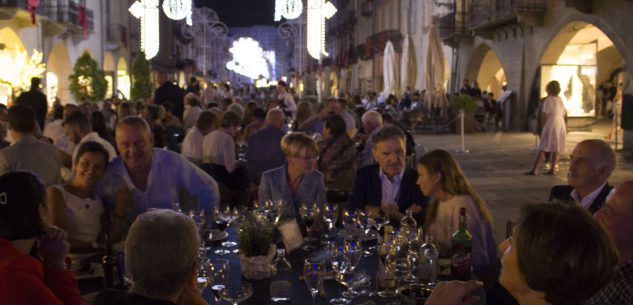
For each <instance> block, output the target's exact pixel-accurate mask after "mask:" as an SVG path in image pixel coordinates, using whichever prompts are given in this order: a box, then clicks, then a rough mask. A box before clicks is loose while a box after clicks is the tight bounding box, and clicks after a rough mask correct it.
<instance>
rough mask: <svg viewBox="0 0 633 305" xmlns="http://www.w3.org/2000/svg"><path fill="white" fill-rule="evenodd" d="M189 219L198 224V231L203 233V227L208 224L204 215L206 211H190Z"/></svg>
mask: <svg viewBox="0 0 633 305" xmlns="http://www.w3.org/2000/svg"><path fill="white" fill-rule="evenodd" d="M189 217H191V219H192V220H193V222H195V223H196V226H198V231H202V228H203V227H202V226H203V225H204V224H205V223H206V217H205V215H204V210H190V211H189Z"/></svg>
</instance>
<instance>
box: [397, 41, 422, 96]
mask: <svg viewBox="0 0 633 305" xmlns="http://www.w3.org/2000/svg"><path fill="white" fill-rule="evenodd" d="M417 68H418V64H417V58H416V55H415V46H414V45H413V43H411V35H409V34H407V35H405V36H404V42H403V44H402V59H401V62H400V89H401V90H402V92H404V90H406V88H407V87H410V88H411V89H412V90H415V82H416V78H417V74H418V71H417Z"/></svg>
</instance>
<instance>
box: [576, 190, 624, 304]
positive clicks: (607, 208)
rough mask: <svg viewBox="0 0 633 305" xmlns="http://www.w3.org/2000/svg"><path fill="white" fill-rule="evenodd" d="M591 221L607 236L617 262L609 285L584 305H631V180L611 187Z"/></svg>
mask: <svg viewBox="0 0 633 305" xmlns="http://www.w3.org/2000/svg"><path fill="white" fill-rule="evenodd" d="M595 218H596V219H597V220H598V222H600V224H602V225H603V226H604V227H605V229H606V230H607V231H609V233H610V234H611V237H612V238H613V241H614V242H615V246H616V247H617V248H618V252H620V262H619V266H618V269H617V270H616V273H615V275H614V277H613V278H612V279H611V282H609V284H608V285H607V286H605V287H603V288H602V289H601V290H600V291H598V293H596V294H595V295H594V296H593V297H592V298H591V299H590V300H589V301H588V302H587V303H585V304H586V305H594V304H595V305H598V304H611V305H619V304H622V305H625V304H633V233H632V232H633V180H628V181H625V182H623V183H622V184H620V185H618V186H617V187H615V188H614V190H613V191H612V192H611V194H609V196H608V197H607V203H606V204H605V205H604V206H603V207H602V209H600V210H598V211H597V212H596V213H595Z"/></svg>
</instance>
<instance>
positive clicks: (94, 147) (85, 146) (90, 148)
mask: <svg viewBox="0 0 633 305" xmlns="http://www.w3.org/2000/svg"><path fill="white" fill-rule="evenodd" d="M85 153H98V154H102V155H103V160H105V165H106V168H107V167H108V160H110V154H109V153H108V151H107V150H106V149H105V147H103V145H101V144H100V143H97V142H94V141H88V142H84V143H82V144H81V145H79V148H78V149H77V155H76V156H75V160H73V161H74V162H73V163H75V164H77V162H79V159H80V158H81V156H82V155H83V154H85Z"/></svg>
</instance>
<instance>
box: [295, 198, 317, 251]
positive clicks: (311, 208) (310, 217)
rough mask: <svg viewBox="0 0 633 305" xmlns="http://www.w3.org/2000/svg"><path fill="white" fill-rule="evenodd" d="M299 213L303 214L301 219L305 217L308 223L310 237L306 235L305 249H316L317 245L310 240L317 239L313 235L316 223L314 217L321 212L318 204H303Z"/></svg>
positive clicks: (307, 229) (307, 228)
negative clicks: (313, 226) (313, 227)
mask: <svg viewBox="0 0 633 305" xmlns="http://www.w3.org/2000/svg"><path fill="white" fill-rule="evenodd" d="M299 213H300V214H301V219H303V221H304V222H305V224H306V231H307V232H308V237H306V244H305V245H304V246H303V250H304V251H310V250H314V249H316V247H315V246H313V245H311V244H310V242H313V241H315V240H316V239H315V238H314V237H312V225H313V224H314V218H315V217H316V216H317V215H318V214H319V208H318V207H317V205H316V204H313V203H304V204H303V205H301V208H299Z"/></svg>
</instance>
